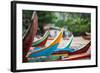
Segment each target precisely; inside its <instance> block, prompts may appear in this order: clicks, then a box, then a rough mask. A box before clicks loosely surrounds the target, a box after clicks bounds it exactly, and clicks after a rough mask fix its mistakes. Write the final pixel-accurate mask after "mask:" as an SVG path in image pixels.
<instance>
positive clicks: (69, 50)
mask: <svg viewBox="0 0 100 73" xmlns="http://www.w3.org/2000/svg"><path fill="white" fill-rule="evenodd" d="M72 41H73V35H72V36H71V37H70V39H69V41H68V42H66V41H65V42H64V43H66V45H65V46H63V47H60V48H59V47H58V48H57V49H56V50H55V51H54V52H58V51H66V52H73V51H75V50H74V49H72V48H70V45H71V43H72ZM62 44H63V43H62ZM62 44H61V45H62Z"/></svg>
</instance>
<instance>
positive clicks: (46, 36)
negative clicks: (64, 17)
mask: <svg viewBox="0 0 100 73" xmlns="http://www.w3.org/2000/svg"><path fill="white" fill-rule="evenodd" d="M49 34H50V32H49V31H46V33H45V34H44V36H43V37H42V38H41V39H39V40H37V41H35V42H33V44H32V47H38V46H44V45H45V43H46V42H47V39H48V36H49Z"/></svg>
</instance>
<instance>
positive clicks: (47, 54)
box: [29, 44, 58, 58]
mask: <svg viewBox="0 0 100 73" xmlns="http://www.w3.org/2000/svg"><path fill="white" fill-rule="evenodd" d="M57 46H58V44H55V45H54V46H51V47H50V48H46V49H45V50H42V51H40V52H37V53H33V54H31V55H30V56H29V57H30V58H31V57H39V56H49V55H51V53H53V52H54V50H55V49H56V48H57Z"/></svg>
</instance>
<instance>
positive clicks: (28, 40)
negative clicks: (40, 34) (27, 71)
mask: <svg viewBox="0 0 100 73" xmlns="http://www.w3.org/2000/svg"><path fill="white" fill-rule="evenodd" d="M31 21H32V22H31V24H30V25H29V27H28V29H27V30H26V32H25V34H24V36H23V62H27V58H26V54H27V52H28V51H29V48H30V47H31V46H32V41H33V40H34V36H35V35H36V32H37V29H38V17H37V14H36V12H33V15H32V20H31Z"/></svg>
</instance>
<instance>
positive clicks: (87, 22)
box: [23, 10, 91, 35]
mask: <svg viewBox="0 0 100 73" xmlns="http://www.w3.org/2000/svg"><path fill="white" fill-rule="evenodd" d="M32 13H33V11H30V10H23V32H24V29H27V27H28V25H29V24H30V22H31V17H32ZM37 15H38V23H39V29H40V30H41V31H39V32H38V33H41V34H43V32H44V30H43V27H44V25H47V24H51V26H52V24H55V26H57V27H64V28H65V29H68V30H69V31H71V32H72V33H73V34H74V35H84V33H85V32H91V14H90V13H75V12H51V11H37Z"/></svg>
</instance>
